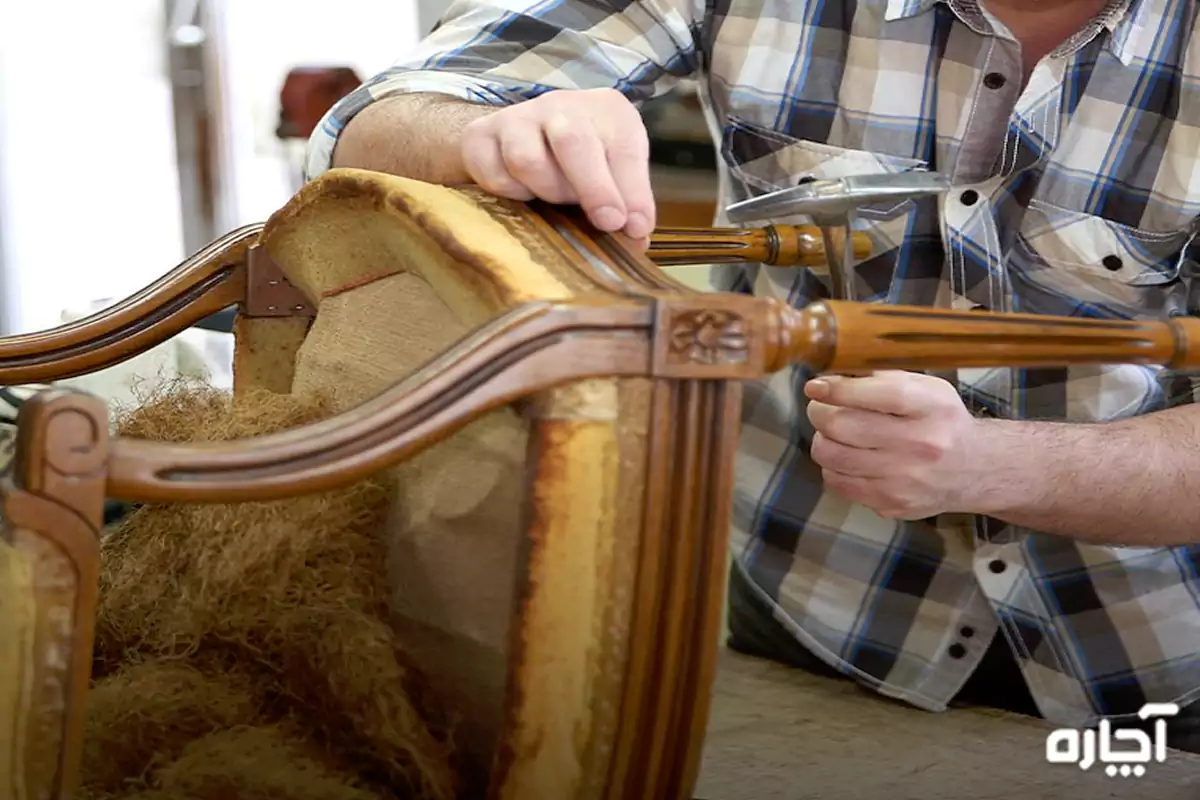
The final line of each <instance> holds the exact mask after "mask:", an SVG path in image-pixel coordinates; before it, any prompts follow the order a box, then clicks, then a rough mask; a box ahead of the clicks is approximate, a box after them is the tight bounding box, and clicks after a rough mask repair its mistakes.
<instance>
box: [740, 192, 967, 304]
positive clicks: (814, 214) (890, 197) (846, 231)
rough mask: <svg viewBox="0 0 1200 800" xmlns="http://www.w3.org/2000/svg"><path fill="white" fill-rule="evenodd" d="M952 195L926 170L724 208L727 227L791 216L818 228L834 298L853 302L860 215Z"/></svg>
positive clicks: (780, 194) (775, 194)
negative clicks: (854, 239)
mask: <svg viewBox="0 0 1200 800" xmlns="http://www.w3.org/2000/svg"><path fill="white" fill-rule="evenodd" d="M949 190H950V180H949V178H947V177H946V176H944V175H942V174H940V173H937V172H929V171H925V170H914V171H912V172H897V173H888V174H883V175H851V176H848V177H845V178H836V179H832V180H808V181H805V182H802V183H800V185H798V186H793V187H790V188H788V189H781V190H779V191H777V192H771V193H770V194H764V195H761V196H759V197H752V198H750V199H749V200H743V201H741V202H739V203H734V204H733V205H731V206H729V207H728V208H726V209H725V213H726V215H727V216H728V217H729V220H730V221H731V222H735V223H745V222H758V221H762V220H767V219H775V218H779V217H788V216H792V215H795V214H804V215H806V216H808V217H810V218H811V219H812V221H813V224H814V225H816V226H817V227H818V228H820V229H821V238H822V239H823V240H824V243H825V254H826V258H827V259H828V261H829V277H830V283H831V284H832V286H831V291H832V293H833V299H835V300H854V299H855V298H854V267H855V260H854V249H853V248H852V247H847V246H846V242H848V241H851V235H852V234H853V230H854V219H855V217H856V215H857V213H858V210H859V209H860V208H862V207H863V206H866V205H870V204H872V203H882V202H887V201H892V202H895V203H901V202H903V201H905V200H910V199H912V198H916V197H924V196H927V195H932V194H943V193H945V192H948V191H949Z"/></svg>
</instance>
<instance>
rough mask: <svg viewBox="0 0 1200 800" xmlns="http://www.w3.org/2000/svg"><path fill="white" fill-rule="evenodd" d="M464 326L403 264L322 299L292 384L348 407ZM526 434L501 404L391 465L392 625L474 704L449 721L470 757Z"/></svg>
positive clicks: (484, 701)
mask: <svg viewBox="0 0 1200 800" xmlns="http://www.w3.org/2000/svg"><path fill="white" fill-rule="evenodd" d="M401 312H402V313H401ZM467 330H468V329H467V327H466V325H465V324H464V323H463V322H461V321H460V320H459V319H458V318H457V317H456V316H455V315H454V313H453V312H452V311H451V310H450V309H449V308H448V307H447V306H446V305H445V303H443V302H442V301H441V300H440V299H439V297H438V296H437V295H436V294H435V293H434V291H433V290H432V288H431V287H430V286H429V284H428V283H427V282H426V281H425V280H424V279H423V278H422V277H420V276H418V275H415V274H411V273H401V274H396V275H392V276H389V277H387V278H383V279H381V280H377V281H374V282H372V283H368V284H366V285H363V286H360V287H357V288H355V289H353V290H350V291H347V292H344V293H340V294H338V295H336V296H333V297H328V298H325V299H324V300H322V301H321V305H320V311H319V314H318V316H317V318H316V320H315V321H314V322H313V326H312V328H311V329H310V330H309V333H308V336H307V338H306V339H305V340H304V344H303V345H302V346H301V348H300V351H299V353H298V354H297V358H296V370H295V380H294V383H293V393H294V394H297V395H307V394H311V393H330V394H332V396H333V397H334V398H335V399H336V403H337V405H338V407H339V409H343V410H344V409H346V408H351V407H353V406H355V405H357V404H358V403H360V402H362V401H363V400H366V399H369V398H371V397H374V396H375V395H377V394H379V393H380V392H382V391H383V390H385V389H386V388H388V387H389V386H391V385H392V384H393V383H395V382H396V381H398V380H399V379H401V378H404V377H405V376H407V375H409V374H411V373H412V372H413V371H415V370H416V369H417V368H419V367H420V366H421V365H422V364H424V363H425V362H426V361H427V360H429V359H430V358H432V357H433V356H434V355H436V354H438V353H440V352H442V351H443V350H445V349H446V348H447V347H449V346H450V345H451V344H453V343H454V341H455V340H457V339H458V338H459V337H460V336H461V335H463V334H465V333H466V332H467ZM526 436H527V431H526V427H525V425H524V423H523V422H522V421H521V420H520V419H519V418H518V417H517V415H516V414H515V413H514V412H513V411H512V410H510V409H504V410H501V411H497V412H495V413H492V414H489V415H488V416H486V417H485V418H483V419H480V420H477V421H476V422H474V423H473V424H471V425H470V426H468V427H467V428H466V429H465V430H463V431H460V432H459V433H457V434H456V435H454V436H453V437H451V438H450V439H448V440H447V441H445V442H442V443H441V444H439V445H437V446H435V447H433V448H432V449H430V450H428V451H426V452H425V453H422V454H421V455H420V456H418V457H416V458H414V459H412V460H410V461H408V462H406V463H404V464H403V465H401V466H400V467H398V468H397V469H396V470H395V471H394V472H395V481H396V486H397V497H396V501H395V503H394V505H393V518H392V520H391V522H390V526H389V527H390V531H389V533H390V542H391V552H390V553H389V563H388V571H389V575H390V579H391V583H392V585H393V586H395V587H397V591H396V592H395V594H394V599H393V610H394V612H395V624H396V626H397V629H398V631H399V633H400V634H401V637H402V640H403V641H404V644H405V648H406V650H407V652H408V653H409V655H411V656H412V657H413V658H414V659H415V660H416V661H417V662H418V663H422V664H438V665H440V667H441V668H440V669H439V670H437V671H436V672H431V673H430V674H429V675H428V678H429V679H430V680H431V681H433V682H434V683H435V684H436V685H435V686H434V691H435V692H436V693H437V694H438V695H439V696H442V697H443V698H445V699H446V700H447V701H448V702H449V703H450V704H451V705H453V706H456V707H459V708H470V709H472V714H471V716H470V717H468V718H464V719H461V720H460V721H459V725H460V736H462V737H465V740H464V741H463V744H464V745H466V746H467V747H468V748H469V750H471V751H472V752H474V753H477V754H478V756H479V757H480V758H486V755H487V754H486V751H487V749H488V746H489V745H488V743H487V741H486V736H487V732H488V731H493V730H495V729H496V727H497V726H498V725H499V717H500V714H501V711H502V703H503V692H504V688H505V678H506V672H505V662H506V661H507V657H508V653H507V651H508V647H507V636H508V616H509V613H510V611H511V608H512V604H513V597H512V576H513V574H514V572H515V570H516V560H517V555H518V550H519V542H520V536H521V527H520V523H521V507H522V504H523V501H524V497H525V495H524V486H523V484H524V463H523V462H524V459H523V454H524V449H525V438H526ZM414 598H421V599H422V600H423V601H425V602H422V604H421V605H419V606H418V605H416V604H415V602H414ZM466 687H474V691H473V694H472V695H471V696H463V694H462V693H463V691H464V690H465V689H466ZM479 690H484V691H479ZM462 726H465V727H462Z"/></svg>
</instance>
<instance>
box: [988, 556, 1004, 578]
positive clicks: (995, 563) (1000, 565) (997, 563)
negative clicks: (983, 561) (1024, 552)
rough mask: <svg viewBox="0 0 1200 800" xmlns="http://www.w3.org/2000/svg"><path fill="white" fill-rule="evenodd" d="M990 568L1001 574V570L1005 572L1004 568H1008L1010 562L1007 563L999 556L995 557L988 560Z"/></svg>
mask: <svg viewBox="0 0 1200 800" xmlns="http://www.w3.org/2000/svg"><path fill="white" fill-rule="evenodd" d="M988 569H990V570H991V571H992V572H994V573H996V574H997V575H999V574H1000V573H1001V572H1004V570H1006V569H1008V564H1005V563H1004V562H1003V561H1001V560H1000V559H998V558H994V559H992V560H991V561H989V562H988Z"/></svg>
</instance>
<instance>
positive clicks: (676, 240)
mask: <svg viewBox="0 0 1200 800" xmlns="http://www.w3.org/2000/svg"><path fill="white" fill-rule="evenodd" d="M263 225H264V223H258V224H254V225H248V226H245V227H243V228H239V229H238V230H235V231H233V232H232V233H229V234H227V235H226V236H223V237H221V238H220V239H218V240H216V241H214V242H213V243H212V244H211V245H209V246H208V247H206V248H204V249H203V250H201V251H199V252H198V253H196V254H195V255H193V256H191V257H190V258H188V259H187V260H186V261H184V262H183V263H181V264H179V265H178V266H176V267H175V268H174V269H172V270H171V271H170V272H168V273H167V274H166V275H164V276H163V277H162V278H160V279H159V280H157V281H155V282H154V283H152V284H150V285H149V286H147V287H146V288H145V289H142V290H141V291H139V292H138V293H136V294H134V295H132V296H130V297H128V298H126V299H125V300H122V301H121V302H119V303H117V304H115V305H113V306H110V307H109V308H106V309H103V310H102V311H99V312H97V313H95V314H92V315H90V316H87V317H84V318H83V319H80V320H77V321H75V322H72V323H69V324H67V325H62V326H59V327H56V328H50V329H48V330H44V331H38V332H37V333H29V334H20V335H16V336H7V337H0V385H13V384H21V383H37V382H42V381H52V380H56V379H61V378H70V377H74V376H76V375H82V374H86V373H89V372H95V371H97V370H101V369H105V368H107V367H111V366H113V365H115V364H119V363H121V362H122V361H125V360H127V359H130V358H133V357H134V356H136V355H138V354H139V353H142V352H144V351H146V350H148V349H149V348H151V347H154V346H155V345H157V344H160V343H162V342H164V341H166V340H167V339H170V338H171V337H172V336H175V335H177V334H178V333H180V332H181V331H183V330H186V329H187V328H189V327H191V326H192V325H194V324H196V323H197V322H199V321H200V320H202V319H204V318H205V317H207V316H209V315H210V314H214V313H216V312H218V311H221V310H222V309H225V308H228V307H230V306H233V305H237V304H239V303H241V302H242V300H243V299H244V298H245V295H246V274H245V270H244V269H243V262H244V260H245V257H246V251H247V250H248V249H249V247H250V245H252V244H253V243H254V241H255V240H256V239H257V238H258V235H259V233H260V232H261V231H262V229H263ZM821 241H822V240H821V235H820V231H819V230H818V229H817V228H816V227H814V226H811V225H799V226H794V225H769V226H766V227H764V228H747V229H741V228H694V229H693V228H666V229H662V230H660V231H657V232H655V234H654V237H653V238H652V241H651V245H650V249H649V251H648V253H647V255H648V256H649V258H650V260H651V261H653V262H654V263H656V264H658V265H659V266H675V265H685V264H720V263H751V262H762V263H765V264H770V265H774V266H807V267H810V268H816V269H822V268H823V267H824V264H825V260H824V259H825V250H824V247H823V246H822V243H821ZM854 243H855V255H856V256H857V257H858V258H866V257H867V256H869V255H870V253H871V242H870V239H869V238H868V237H867V236H866V235H865V234H856V235H855V239H854Z"/></svg>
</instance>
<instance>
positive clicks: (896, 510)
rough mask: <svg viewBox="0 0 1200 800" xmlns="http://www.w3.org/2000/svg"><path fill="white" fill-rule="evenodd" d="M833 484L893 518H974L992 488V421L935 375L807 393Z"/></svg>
mask: <svg viewBox="0 0 1200 800" xmlns="http://www.w3.org/2000/svg"><path fill="white" fill-rule="evenodd" d="M804 393H805V394H806V395H807V396H808V397H809V398H810V400H811V402H810V403H809V406H808V418H809V420H810V421H811V422H812V424H813V427H814V428H815V429H816V436H815V437H814V438H813V446H812V458H813V460H814V461H815V462H816V463H817V464H818V465H819V466H820V467H821V472H822V475H823V477H824V480H825V485H826V486H827V487H829V488H830V489H831V490H833V491H834V492H836V493H837V494H839V495H841V496H842V497H844V498H845V499H847V500H850V501H851V502H855V503H861V504H862V505H864V506H866V507H868V508H870V509H871V510H873V511H874V512H875V513H877V514H879V515H880V516H883V517H888V518H892V519H924V518H926V517H932V516H935V515H937V514H942V513H947V512H971V511H972V510H973V509H972V508H971V506H972V505H973V504H974V503H975V502H976V492H978V491H979V490H981V489H982V488H983V486H984V485H985V484H986V480H987V476H988V468H987V464H986V463H982V462H985V461H986V460H987V459H986V457H985V456H984V453H983V452H982V449H981V445H982V443H983V441H984V436H985V433H984V430H983V428H984V426H985V424H986V421H982V420H978V419H976V418H975V417H974V416H972V415H971V412H970V411H968V410H967V408H966V407H965V406H964V405H963V402H962V398H960V397H959V395H958V390H957V389H955V387H954V386H952V385H951V384H949V383H947V382H946V381H944V380H942V379H941V378H934V377H931V376H929V375H922V374H918V373H912V372H894V371H888V372H877V373H875V374H874V375H870V376H868V377H854V378H852V377H844V376H839V375H830V376H823V377H820V378H815V379H813V380H811V381H809V382H808V384H807V385H806V386H805V389H804Z"/></svg>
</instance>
